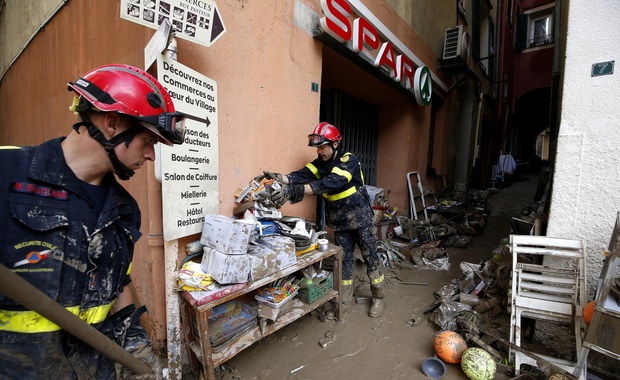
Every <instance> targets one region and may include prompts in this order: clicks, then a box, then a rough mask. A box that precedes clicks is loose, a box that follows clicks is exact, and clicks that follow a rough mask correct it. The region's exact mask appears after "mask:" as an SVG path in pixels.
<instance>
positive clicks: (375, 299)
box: [368, 271, 385, 318]
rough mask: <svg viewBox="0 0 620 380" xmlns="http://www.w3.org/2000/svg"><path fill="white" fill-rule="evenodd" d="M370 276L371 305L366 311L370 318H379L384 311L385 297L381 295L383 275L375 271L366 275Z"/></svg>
mask: <svg viewBox="0 0 620 380" xmlns="http://www.w3.org/2000/svg"><path fill="white" fill-rule="evenodd" d="M368 277H369V278H370V292H371V293H372V306H370V310H369V311H368V316H369V317H370V318H379V317H380V316H382V315H383V311H385V298H384V296H383V275H380V274H378V271H375V272H373V273H371V274H369V275H368Z"/></svg>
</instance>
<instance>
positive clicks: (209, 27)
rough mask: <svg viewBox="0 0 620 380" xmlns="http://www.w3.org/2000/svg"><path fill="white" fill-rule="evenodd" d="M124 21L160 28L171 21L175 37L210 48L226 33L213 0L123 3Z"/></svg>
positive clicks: (165, 0) (134, 1)
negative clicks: (166, 21)
mask: <svg viewBox="0 0 620 380" xmlns="http://www.w3.org/2000/svg"><path fill="white" fill-rule="evenodd" d="M120 1H121V7H120V8H121V18H122V19H125V20H128V21H131V22H135V23H137V24H140V25H144V26H148V27H149V28H153V29H157V28H158V27H159V25H160V24H161V23H162V22H163V21H164V20H168V21H169V22H170V24H172V28H173V29H174V31H175V33H176V36H177V37H179V38H183V39H185V40H188V41H192V42H195V43H197V44H200V45H204V46H211V45H213V43H214V42H215V41H217V40H218V39H219V38H220V37H221V36H222V35H223V34H224V32H226V27H225V26H224V22H223V21H222V18H221V17H220V13H219V11H218V9H217V4H215V1H212V0H200V1H196V0H120Z"/></svg>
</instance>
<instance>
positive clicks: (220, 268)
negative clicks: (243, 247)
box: [200, 247, 251, 284]
mask: <svg viewBox="0 0 620 380" xmlns="http://www.w3.org/2000/svg"><path fill="white" fill-rule="evenodd" d="M200 267H201V269H202V271H203V272H205V273H207V274H209V275H210V276H211V277H213V279H214V280H215V281H217V282H218V283H220V284H237V283H241V282H247V281H249V278H250V268H251V262H250V257H249V255H247V254H243V255H227V254H225V253H222V252H219V251H217V250H215V249H213V248H211V247H205V248H204V254H203V255H202V262H201V263H200Z"/></svg>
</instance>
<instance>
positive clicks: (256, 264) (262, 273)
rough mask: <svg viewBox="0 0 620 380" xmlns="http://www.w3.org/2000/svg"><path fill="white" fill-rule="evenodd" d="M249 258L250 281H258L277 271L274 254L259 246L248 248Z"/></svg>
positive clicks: (271, 250)
mask: <svg viewBox="0 0 620 380" xmlns="http://www.w3.org/2000/svg"><path fill="white" fill-rule="evenodd" d="M248 256H249V257H250V264H251V265H250V281H256V280H260V279H261V278H263V277H267V276H268V275H270V274H272V273H275V272H277V271H278V264H277V262H276V252H275V251H274V250H273V249H270V248H267V247H265V246H264V245H260V244H250V245H249V246H248Z"/></svg>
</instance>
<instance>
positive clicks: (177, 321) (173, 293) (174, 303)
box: [158, 31, 182, 380]
mask: <svg viewBox="0 0 620 380" xmlns="http://www.w3.org/2000/svg"><path fill="white" fill-rule="evenodd" d="M164 55H165V56H166V57H168V58H171V59H173V60H175V61H176V59H177V40H176V38H175V36H174V31H173V32H172V35H171V37H170V42H169V43H168V47H167V48H166V50H164ZM158 188H159V189H160V194H159V204H160V208H161V185H159V186H158ZM159 215H163V214H162V213H160V214H159ZM161 220H162V218H161V217H160V218H159V221H160V223H161ZM160 231H163V228H161V229H160ZM162 241H163V243H164V259H165V261H164V270H165V272H164V275H165V289H166V337H167V339H166V341H167V346H166V348H167V353H168V374H167V375H168V377H166V378H168V379H172V380H181V375H182V371H181V340H182V338H181V312H180V305H179V293H178V292H177V290H176V289H177V283H176V273H177V269H178V265H179V241H178V240H177V239H175V240H170V241H164V240H163V236H162Z"/></svg>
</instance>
